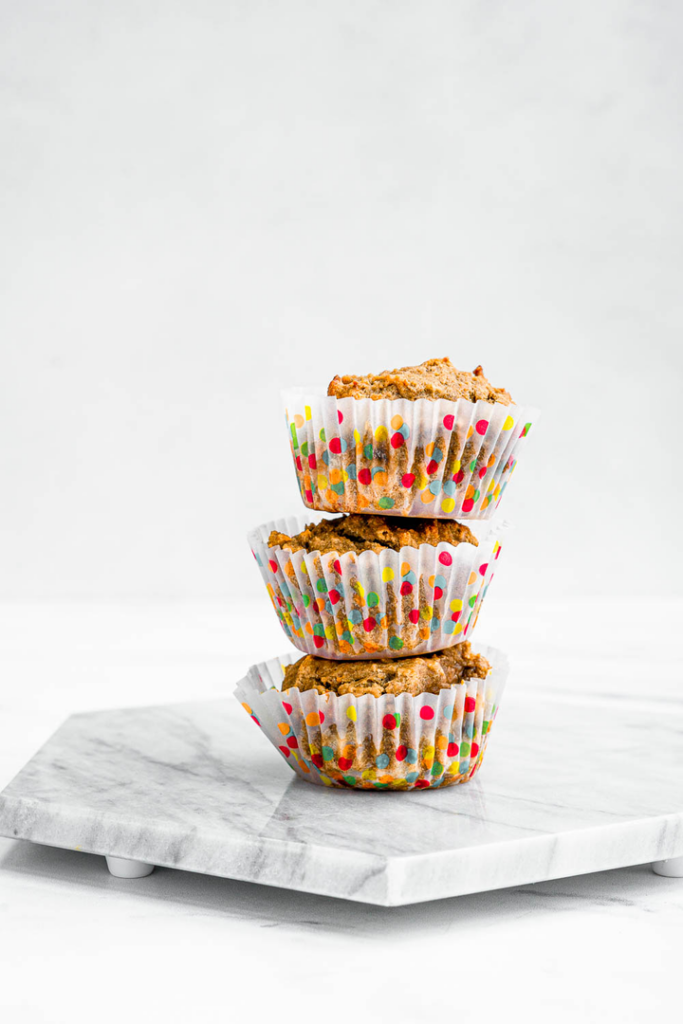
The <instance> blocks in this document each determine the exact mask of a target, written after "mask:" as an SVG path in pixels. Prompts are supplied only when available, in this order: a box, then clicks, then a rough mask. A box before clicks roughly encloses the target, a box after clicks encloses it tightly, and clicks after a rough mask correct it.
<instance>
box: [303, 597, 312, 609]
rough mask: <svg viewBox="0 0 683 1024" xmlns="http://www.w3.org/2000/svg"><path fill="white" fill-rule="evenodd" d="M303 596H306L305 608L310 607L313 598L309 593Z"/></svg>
mask: <svg viewBox="0 0 683 1024" xmlns="http://www.w3.org/2000/svg"><path fill="white" fill-rule="evenodd" d="M303 597H304V608H308V606H309V604H310V603H311V599H310V597H309V596H308V594H304V595H303Z"/></svg>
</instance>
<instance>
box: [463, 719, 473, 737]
mask: <svg viewBox="0 0 683 1024" xmlns="http://www.w3.org/2000/svg"><path fill="white" fill-rule="evenodd" d="M464 731H465V736H467V738H468V739H470V740H471V739H472V737H473V736H474V726H473V725H472V724H471V723H470V724H469V725H466V726H465V730H464Z"/></svg>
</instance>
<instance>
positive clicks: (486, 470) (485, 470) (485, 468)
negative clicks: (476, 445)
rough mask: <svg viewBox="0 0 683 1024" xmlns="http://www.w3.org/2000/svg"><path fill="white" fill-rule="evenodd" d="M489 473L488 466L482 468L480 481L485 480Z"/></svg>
mask: <svg viewBox="0 0 683 1024" xmlns="http://www.w3.org/2000/svg"><path fill="white" fill-rule="evenodd" d="M488 471H489V469H488V466H482V467H481V469H480V470H479V479H480V480H483V479H484V477H485V476H486V474H487V473H488Z"/></svg>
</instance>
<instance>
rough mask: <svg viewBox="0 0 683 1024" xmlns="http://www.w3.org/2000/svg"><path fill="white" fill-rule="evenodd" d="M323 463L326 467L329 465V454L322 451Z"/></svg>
mask: <svg viewBox="0 0 683 1024" xmlns="http://www.w3.org/2000/svg"><path fill="white" fill-rule="evenodd" d="M323 462H324V463H325V465H326V466H329V464H330V454H329V452H328V451H324V452H323Z"/></svg>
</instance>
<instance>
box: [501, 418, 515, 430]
mask: <svg viewBox="0 0 683 1024" xmlns="http://www.w3.org/2000/svg"><path fill="white" fill-rule="evenodd" d="M514 425H515V421H514V420H513V418H512V416H508V418H507V419H506V420H505V423H504V424H503V430H512V428H513V427H514Z"/></svg>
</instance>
